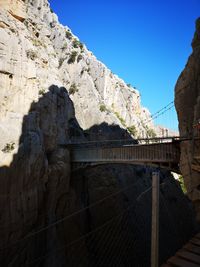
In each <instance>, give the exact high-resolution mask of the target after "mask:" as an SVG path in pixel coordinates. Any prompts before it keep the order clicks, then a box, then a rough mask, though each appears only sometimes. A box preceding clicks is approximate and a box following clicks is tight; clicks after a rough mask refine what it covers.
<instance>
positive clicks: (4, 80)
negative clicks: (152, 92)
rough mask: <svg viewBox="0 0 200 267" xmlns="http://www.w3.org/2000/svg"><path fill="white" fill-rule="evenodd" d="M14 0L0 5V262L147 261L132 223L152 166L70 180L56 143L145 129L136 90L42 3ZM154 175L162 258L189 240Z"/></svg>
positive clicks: (187, 214) (189, 215) (176, 191)
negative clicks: (160, 196)
mask: <svg viewBox="0 0 200 267" xmlns="http://www.w3.org/2000/svg"><path fill="white" fill-rule="evenodd" d="M23 2H24V3H22V2H21V1H15V4H16V5H17V6H15V5H12V4H14V2H13V1H3V2H2V4H3V8H1V9H0V18H1V20H0V58H1V60H0V88H1V90H0V136H1V139H0V198H1V202H0V265H1V266H16V267H18V266H48V267H55V266H102V261H100V260H104V263H105V265H106V264H107V263H108V262H107V259H110V260H111V261H112V262H113V266H116V265H115V262H116V260H117V257H116V258H115V255H117V256H119V257H120V255H121V258H120V261H121V262H122V265H123V264H124V261H126V262H127V259H128V260H130V261H132V262H134V261H135V262H136V264H137V263H138V262H140V263H141V265H140V267H142V266H147V264H146V262H149V254H148V253H149V247H148V250H146V251H147V252H145V253H146V254H145V255H146V256H145V257H143V255H142V253H141V251H142V250H143V249H144V250H145V249H146V247H144V244H150V242H149V238H150V235H149V233H150V231H149V226H150V224H147V223H145V231H143V228H139V229H138V225H140V224H141V223H144V222H150V213H149V212H148V207H149V205H150V187H149V186H150V172H151V171H152V170H148V169H146V168H144V169H141V167H137V168H136V167H133V166H131V167H130V166H126V168H125V167H122V166H117V167H114V166H111V165H109V166H107V167H106V168H105V167H102V166H101V167H98V168H93V169H92V170H90V169H86V170H85V171H82V172H81V173H79V174H77V173H74V174H73V176H72V175H71V168H70V164H69V163H70V152H69V150H68V149H67V148H66V147H63V146H60V144H66V143H70V141H73V140H77V139H76V138H78V139H79V140H80V139H81V140H84V138H86V137H88V136H89V138H88V139H90V140H93V139H94V138H93V136H92V135H91V133H95V135H96V134H97V133H100V139H102V137H103V138H113V136H115V134H117V136H118V137H120V138H121V137H127V136H128V137H130V136H129V135H128V133H127V132H126V131H125V129H126V128H127V127H130V128H129V132H131V133H132V135H136V136H138V135H142V136H145V135H147V133H148V130H149V129H151V128H153V127H154V126H153V124H152V123H150V124H149V126H148V127H146V124H145V121H147V120H148V121H149V119H150V113H149V111H148V110H147V109H145V108H143V107H142V106H141V105H140V95H139V92H138V91H137V90H136V89H134V88H131V87H130V86H128V85H126V84H125V83H124V81H122V80H121V79H120V78H119V77H117V76H116V75H114V74H112V72H111V71H110V70H108V69H107V68H106V67H105V65H104V64H102V63H101V62H99V61H98V60H97V59H96V58H95V56H94V55H92V53H91V52H90V51H88V50H87V48H86V47H85V45H83V44H82V43H81V42H80V41H79V40H78V38H77V37H75V36H74V35H73V34H72V33H71V31H70V29H69V28H68V27H63V26H62V25H60V24H59V22H58V19H57V16H56V15H55V14H54V13H53V12H52V11H51V9H50V7H49V3H48V2H47V0H31V1H29V0H25V1H23ZM20 3H21V4H20ZM20 5H21V7H20ZM24 7H25V8H26V14H25V15H20V14H21V13H23V12H24ZM20 12H21V13H20ZM23 14H24V13H23ZM24 18H26V19H25V20H24ZM69 95H70V97H69ZM75 114H76V117H75ZM110 125H111V126H110ZM133 126H134V127H133ZM81 127H82V128H83V129H82V128H81ZM83 130H84V131H83ZM105 132H106V134H107V135H105V134H104V133H105ZM114 132H115V133H114ZM124 175H125V177H124ZM167 177H168V178H167ZM162 179H163V180H162V182H163V183H165V182H166V184H168V185H167V186H164V185H163V187H164V191H165V192H164V193H163V195H164V196H163V203H164V205H163V209H162V211H163V210H165V209H166V210H167V212H166V213H163V215H162V216H163V217H162V218H163V226H162V227H163V229H164V230H165V226H166V225H170V230H169V229H167V230H168V231H164V230H163V235H165V233H166V232H168V233H169V235H168V236H167V237H166V238H164V239H163V240H165V241H166V240H171V242H172V243H173V244H174V246H173V247H172V250H171V251H170V250H168V251H167V253H163V255H162V259H163V260H164V259H165V257H167V256H168V255H169V254H170V253H174V249H176V248H177V247H178V246H179V245H180V246H181V245H182V244H183V242H185V240H186V239H188V238H189V237H190V236H191V234H192V233H193V229H194V228H195V222H194V220H193V218H194V216H193V212H192V209H191V207H190V204H189V202H188V200H187V198H186V197H185V196H184V195H183V194H182V192H181V190H180V188H179V187H178V186H177V185H176V183H175V181H174V180H173V179H172V178H171V176H170V174H165V175H164V176H163V177H162ZM164 179H166V180H164ZM132 183H135V186H134V185H132ZM130 186H131V189H133V190H132V191H131V190H130V191H128V193H127V192H124V190H125V187H127V188H128V189H129V188H130ZM168 189H169V190H168ZM145 190H147V195H146V192H144V191H145ZM118 191H120V192H121V193H122V192H123V193H122V194H120V196H119V195H118ZM168 191H170V192H171V193H170V194H168ZM110 195H112V197H111V196H110ZM177 195H178V199H177ZM102 197H103V198H105V199H104V200H106V201H105V202H103V199H101V198H102ZM143 197H144V198H143ZM138 198H139V200H138ZM140 199H141V201H140ZM97 202H98V204H97ZM138 203H139V205H136V204H138ZM101 204H102V205H101ZM130 205H131V207H133V206H134V209H133V210H132V213H131V216H130V213H129V209H130V207H129V206H130ZM177 206H178V209H177V208H176V207H177ZM124 208H125V209H124ZM104 211H105V214H104ZM124 211H125V213H126V214H125V217H124V216H121V215H123V212H124ZM144 211H145V212H144ZM146 211H147V212H146ZM183 211H184V213H183ZM166 214H167V215H166ZM115 215H116V216H115ZM113 216H115V217H114V218H113ZM145 216H146V217H145ZM172 217H175V218H176V219H174V220H172V219H171V218H172ZM178 218H182V220H181V223H180V220H178ZM118 219H119V220H118ZM110 220H111V221H110ZM116 225H117V227H118V228H115V226H116ZM175 226H176V227H175ZM147 228H148V229H147ZM175 228H176V230H177V231H178V230H179V231H181V232H183V234H182V237H181V238H179V236H176V234H177V231H174V230H173V229H175ZM101 229H103V231H100V230H101ZM137 230H138V231H137ZM116 231H117V233H118V234H116ZM142 231H143V233H142ZM130 233H132V234H131V235H130ZM146 233H147V235H145V234H146ZM105 237H109V240H110V241H109V240H107V243H106V244H105V241H106V238H105ZM130 237H131V238H130ZM145 237H147V238H146V239H145ZM100 238H101V239H100ZM113 240H114V241H115V245H114V246H110V245H109V242H112V243H113ZM135 240H136V242H135ZM122 241H124V242H126V245H124V246H123V247H120V245H121V244H123V242H122ZM130 244H131V246H130ZM138 244H139V245H138ZM106 246H109V247H108V249H106ZM147 246H148V245H147ZM130 248H132V249H130ZM134 249H135V251H136V253H134V254H133V250H134ZM162 251H165V249H163V250H162ZM103 252H104V253H107V254H106V255H109V257H111V255H112V257H111V258H109V257H107V256H106V257H102V255H103V254H102V253H103ZM137 252H138V253H140V254H138V255H139V259H138V261H137ZM80 259H81V262H80ZM111 266H112V265H111Z"/></svg>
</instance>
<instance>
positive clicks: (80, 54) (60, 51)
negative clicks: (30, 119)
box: [0, 0, 154, 165]
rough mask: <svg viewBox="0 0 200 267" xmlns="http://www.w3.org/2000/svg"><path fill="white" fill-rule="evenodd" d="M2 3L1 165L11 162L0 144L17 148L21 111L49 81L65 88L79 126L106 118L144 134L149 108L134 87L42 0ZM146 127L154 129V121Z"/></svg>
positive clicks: (109, 122) (0, 11) (27, 107)
mask: <svg viewBox="0 0 200 267" xmlns="http://www.w3.org/2000/svg"><path fill="white" fill-rule="evenodd" d="M14 3H15V4H14ZM1 7H3V8H1V9H0V17H1V20H0V57H1V60H0V88H1V90H0V103H1V105H0V136H1V140H0V165H5V164H6V165H9V163H10V162H11V160H12V159H11V158H9V157H8V155H7V156H6V157H5V154H4V153H3V154H2V149H4V148H5V146H6V144H9V143H15V148H16V149H17V146H18V140H19V137H20V135H21V125H22V120H23V116H24V115H25V114H27V113H28V110H29V108H30V105H31V103H32V102H33V101H36V102H37V101H38V98H39V97H40V96H41V95H42V94H43V93H45V92H47V91H48V88H49V87H50V86H51V85H57V86H59V87H61V86H62V87H65V88H66V89H67V91H68V92H69V94H70V98H71V99H72V101H73V103H74V107H75V113H76V118H77V120H78V123H79V125H80V126H81V127H82V128H83V129H84V130H85V129H88V128H90V127H92V126H93V125H99V124H101V123H103V122H106V123H108V124H109V125H111V124H116V125H119V126H120V127H121V128H127V127H130V126H132V125H134V126H135V127H136V129H137V131H136V132H135V136H136V137H137V136H140V137H145V136H146V134H147V128H146V121H149V119H150V113H149V111H148V110H147V109H146V108H143V107H142V106H141V104H140V94H139V92H138V91H137V90H136V89H134V88H131V87H129V86H128V85H127V84H126V83H125V82H124V81H123V80H121V79H120V78H119V77H117V76H116V75H114V74H113V73H112V72H111V71H110V70H109V69H107V68H106V66H105V65H104V64H103V63H101V62H100V61H98V60H97V59H96V57H95V56H94V55H93V54H92V53H91V52H90V51H88V50H87V48H86V46H85V45H84V44H82V43H81V42H80V41H79V40H78V38H77V37H76V36H74V35H73V34H72V33H71V31H70V29H69V28H68V27H64V26H62V25H61V24H60V23H59V22H58V19H57V16H56V15H55V14H54V13H52V11H51V9H50V7H49V3H48V1H47V0H40V1H39V0H38V1H19V0H18V1H11V0H10V1H9V0H8V1H6V0H5V1H2V2H1ZM24 12H26V13H24ZM22 14H24V15H22ZM13 15H14V17H13ZM19 17H20V18H26V19H25V20H24V21H23V20H21V19H20V20H19ZM148 127H149V128H154V126H153V123H152V122H149V124H148ZM11 154H12V152H11V153H10V155H11Z"/></svg>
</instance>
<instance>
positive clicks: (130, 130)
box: [127, 125, 137, 137]
mask: <svg viewBox="0 0 200 267" xmlns="http://www.w3.org/2000/svg"><path fill="white" fill-rule="evenodd" d="M127 130H128V132H129V133H130V134H131V135H133V136H134V137H136V135H137V129H136V127H135V125H132V126H130V127H127Z"/></svg>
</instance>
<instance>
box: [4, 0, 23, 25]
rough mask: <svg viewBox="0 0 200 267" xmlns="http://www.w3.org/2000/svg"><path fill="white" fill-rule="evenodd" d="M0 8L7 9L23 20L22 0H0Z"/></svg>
mask: <svg viewBox="0 0 200 267" xmlns="http://www.w3.org/2000/svg"><path fill="white" fill-rule="evenodd" d="M0 8H4V9H6V10H8V11H9V12H10V14H12V15H13V16H14V17H15V18H16V19H18V20H20V21H24V20H25V18H26V6H25V4H24V1H22V0H1V2H0Z"/></svg>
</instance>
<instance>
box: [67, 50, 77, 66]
mask: <svg viewBox="0 0 200 267" xmlns="http://www.w3.org/2000/svg"><path fill="white" fill-rule="evenodd" d="M76 56H77V52H76V51H72V52H71V55H70V57H69V59H68V61H67V62H68V64H72V63H74V62H75V60H76Z"/></svg>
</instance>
